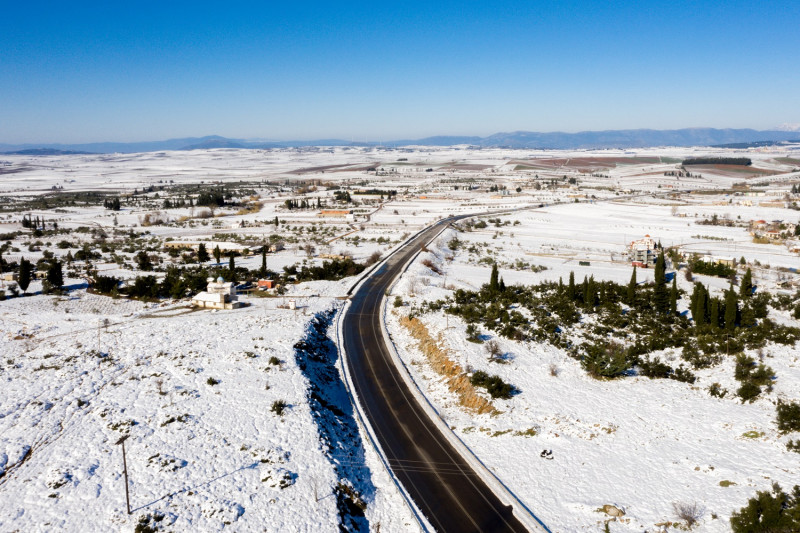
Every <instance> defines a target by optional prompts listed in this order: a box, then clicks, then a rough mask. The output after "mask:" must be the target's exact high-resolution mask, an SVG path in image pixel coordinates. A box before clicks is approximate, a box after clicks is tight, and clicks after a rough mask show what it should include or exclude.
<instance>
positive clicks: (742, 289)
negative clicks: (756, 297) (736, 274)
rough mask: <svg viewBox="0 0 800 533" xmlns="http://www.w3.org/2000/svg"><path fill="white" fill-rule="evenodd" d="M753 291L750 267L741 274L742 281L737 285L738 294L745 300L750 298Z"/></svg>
mask: <svg viewBox="0 0 800 533" xmlns="http://www.w3.org/2000/svg"><path fill="white" fill-rule="evenodd" d="M752 292H753V273H752V272H751V271H750V269H749V268H748V269H747V272H745V273H744V276H742V283H741V284H740V285H739V296H740V297H741V298H742V299H743V300H746V299H747V298H750V294H751V293H752Z"/></svg>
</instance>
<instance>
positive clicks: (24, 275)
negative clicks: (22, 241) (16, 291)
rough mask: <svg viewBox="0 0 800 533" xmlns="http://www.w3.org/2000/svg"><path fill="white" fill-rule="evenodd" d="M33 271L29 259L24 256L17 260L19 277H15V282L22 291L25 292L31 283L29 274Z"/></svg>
mask: <svg viewBox="0 0 800 533" xmlns="http://www.w3.org/2000/svg"><path fill="white" fill-rule="evenodd" d="M32 273H33V265H32V264H31V262H30V261H28V260H27V259H25V258H24V257H23V258H22V259H20V260H19V277H18V278H17V284H18V285H19V288H20V289H22V293H23V294H25V293H26V292H27V291H28V287H29V286H30V284H31V274H32Z"/></svg>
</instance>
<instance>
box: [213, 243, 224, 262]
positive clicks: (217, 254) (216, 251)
mask: <svg viewBox="0 0 800 533" xmlns="http://www.w3.org/2000/svg"><path fill="white" fill-rule="evenodd" d="M221 257H222V250H220V249H219V244H218V245H216V246H215V247H214V259H216V261H217V263H218V264H219V260H220V258H221Z"/></svg>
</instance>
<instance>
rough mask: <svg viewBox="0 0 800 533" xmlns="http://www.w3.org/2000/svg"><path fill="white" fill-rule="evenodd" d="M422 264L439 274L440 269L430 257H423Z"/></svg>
mask: <svg viewBox="0 0 800 533" xmlns="http://www.w3.org/2000/svg"><path fill="white" fill-rule="evenodd" d="M422 264H423V265H425V266H426V267H428V268H430V269H431V271H432V272H435V273H436V274H439V275H441V273H442V271H441V270H439V267H437V266H436V265H435V264H434V263H433V261H431V260H430V259H423V260H422Z"/></svg>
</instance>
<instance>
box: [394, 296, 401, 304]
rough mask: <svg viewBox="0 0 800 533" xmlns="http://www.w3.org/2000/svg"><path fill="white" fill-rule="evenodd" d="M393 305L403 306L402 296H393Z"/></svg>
mask: <svg viewBox="0 0 800 533" xmlns="http://www.w3.org/2000/svg"><path fill="white" fill-rule="evenodd" d="M394 306H395V307H403V298H402V297H400V296H395V297H394Z"/></svg>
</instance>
